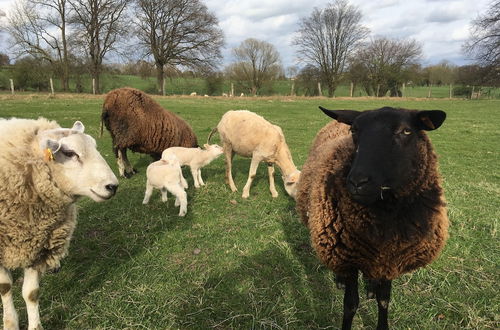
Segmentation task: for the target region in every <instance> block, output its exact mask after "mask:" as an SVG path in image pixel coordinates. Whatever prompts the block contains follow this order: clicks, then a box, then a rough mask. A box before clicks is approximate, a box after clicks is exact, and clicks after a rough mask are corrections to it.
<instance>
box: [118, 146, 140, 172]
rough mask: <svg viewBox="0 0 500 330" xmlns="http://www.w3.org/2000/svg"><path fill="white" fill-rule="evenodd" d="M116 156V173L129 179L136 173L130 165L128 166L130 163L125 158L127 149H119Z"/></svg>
mask: <svg viewBox="0 0 500 330" xmlns="http://www.w3.org/2000/svg"><path fill="white" fill-rule="evenodd" d="M117 155H118V159H117V163H118V171H119V172H120V175H121V176H122V177H125V178H130V177H131V176H132V175H134V173H136V172H137V171H135V170H134V168H133V167H132V165H130V161H129V160H128V157H127V148H119V149H118V152H117Z"/></svg>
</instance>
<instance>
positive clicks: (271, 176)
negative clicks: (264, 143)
mask: <svg viewBox="0 0 500 330" xmlns="http://www.w3.org/2000/svg"><path fill="white" fill-rule="evenodd" d="M267 173H268V175H269V190H270V191H271V196H273V197H274V198H276V197H278V192H277V191H276V186H275V185H274V164H272V163H268V164H267Z"/></svg>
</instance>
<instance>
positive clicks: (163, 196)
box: [160, 187, 168, 203]
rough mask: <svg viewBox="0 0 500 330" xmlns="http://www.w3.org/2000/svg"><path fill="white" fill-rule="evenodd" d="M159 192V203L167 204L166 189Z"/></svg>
mask: <svg viewBox="0 0 500 330" xmlns="http://www.w3.org/2000/svg"><path fill="white" fill-rule="evenodd" d="M160 192H161V201H162V202H163V203H166V202H168V194H167V188H166V187H163V188H161V189H160Z"/></svg>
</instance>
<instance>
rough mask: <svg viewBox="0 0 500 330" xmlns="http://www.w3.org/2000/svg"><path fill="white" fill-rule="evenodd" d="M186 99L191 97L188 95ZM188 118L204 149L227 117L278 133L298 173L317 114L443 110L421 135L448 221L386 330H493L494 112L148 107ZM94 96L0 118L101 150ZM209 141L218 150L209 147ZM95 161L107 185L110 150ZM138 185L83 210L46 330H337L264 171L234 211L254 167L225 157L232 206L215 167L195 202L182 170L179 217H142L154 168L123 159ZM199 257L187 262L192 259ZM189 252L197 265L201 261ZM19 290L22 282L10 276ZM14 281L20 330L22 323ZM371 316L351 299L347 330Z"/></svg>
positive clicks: (170, 100)
mask: <svg viewBox="0 0 500 330" xmlns="http://www.w3.org/2000/svg"><path fill="white" fill-rule="evenodd" d="M186 90H187V91H189V90H191V89H187V88H186ZM156 99H157V100H158V101H159V102H160V103H161V104H162V105H163V106H164V107H166V108H168V109H170V110H171V111H174V112H175V113H178V114H179V115H180V116H182V117H183V118H185V119H186V120H187V121H188V122H189V123H190V124H191V125H192V127H193V128H194V130H195V132H196V133H197V135H198V137H199V140H200V142H204V141H205V140H206V137H207V136H208V134H209V132H210V130H211V129H212V128H213V127H214V126H215V125H216V124H217V122H218V121H219V119H220V117H221V116H222V114H223V113H225V112H226V111H228V110H230V109H248V110H251V111H254V112H256V113H258V114H260V115H262V116H264V117H265V118H267V119H268V120H270V121H271V122H273V123H275V124H277V125H279V126H281V127H282V128H283V131H284V133H285V136H286V139H287V142H288V144H289V146H290V149H291V152H292V155H293V159H294V161H295V164H296V165H297V166H298V167H301V166H302V164H303V163H304V161H305V159H306V156H307V151H308V148H309V145H310V143H311V141H312V139H313V137H314V135H315V134H316V132H317V131H318V130H319V129H320V128H321V127H322V126H324V125H325V124H326V123H327V122H328V121H329V119H328V118H327V117H325V116H324V115H323V114H322V113H320V111H319V110H318V109H317V106H318V105H323V106H325V107H329V108H337V109H341V108H345V109H360V110H361V109H372V108H375V107H380V106H383V105H389V106H398V107H399V106H400V107H406V108H414V109H441V110H444V111H446V112H447V114H448V118H447V120H446V121H445V123H444V125H443V127H441V128H440V129H438V130H436V131H434V132H430V133H429V136H430V137H431V139H432V141H433V143H434V146H435V148H436V151H437V153H438V155H439V159H440V168H441V172H442V175H443V177H444V188H445V191H446V197H447V201H448V204H449V216H450V219H451V228H450V239H449V241H448V244H447V246H446V248H445V250H444V252H443V254H442V255H441V256H440V258H439V259H438V260H437V261H436V262H434V263H433V264H432V265H430V266H428V267H426V268H425V269H421V270H419V271H417V272H415V273H413V274H409V275H404V276H402V277H401V278H399V279H397V280H395V281H394V286H393V297H392V301H391V305H390V325H391V326H392V328H393V329H498V328H499V327H500V318H499V315H500V301H499V295H498V284H499V283H500V272H499V267H500V248H499V244H498V242H499V239H498V230H499V219H500V165H499V164H500V131H499V127H500V113H499V111H500V101H498V100H479V101H465V100H453V101H451V100H437V99H432V100H425V99H423V100H403V99H388V98H386V99H373V98H356V99H341V98H339V99H327V98H288V97H275V98H247V97H244V98H239V97H238V98H222V97H217V98H213V97H210V98H203V97H156ZM101 105H102V96H89V95H85V96H78V95H67V96H61V95H56V97H55V98H48V97H47V94H46V93H44V94H31V95H24V96H14V97H11V96H9V95H8V94H1V95H0V117H10V116H18V117H26V118H36V117H38V116H44V117H47V118H50V119H55V120H57V121H58V122H59V123H60V124H61V125H63V126H66V127H67V126H70V125H72V123H73V122H74V121H75V120H81V121H83V123H84V124H85V125H86V130H87V132H88V133H89V134H91V135H93V136H95V137H97V136H98V131H99V116H100V111H101ZM215 140H216V141H217V140H218V139H217V138H216V139H215ZM97 144H98V149H99V150H100V151H101V152H102V154H103V155H104V157H105V158H106V159H107V161H108V162H109V164H110V165H111V167H112V168H113V170H114V171H115V173H117V167H116V162H115V160H114V157H113V155H112V151H111V139H110V137H109V134H108V133H107V132H106V133H105V134H104V136H103V137H102V138H97ZM130 159H131V162H132V163H133V164H134V166H135V167H136V168H137V169H138V170H139V173H138V174H137V175H136V176H134V177H132V178H131V179H128V180H127V179H121V180H120V187H119V189H118V193H117V195H116V196H115V197H114V198H113V199H111V200H110V201H108V202H105V203H101V204H96V203H94V202H92V201H90V200H88V199H84V200H81V201H80V202H79V203H78V206H79V223H78V227H77V229H76V232H75V235H74V239H73V241H72V244H71V249H70V254H69V256H68V257H67V258H66V259H65V260H64V261H63V265H62V269H61V271H60V272H59V273H57V274H49V275H46V276H45V277H44V278H43V280H42V295H41V315H42V322H43V324H44V326H45V328H46V329H207V328H216V329H270V328H272V329H324V328H333V329H336V328H338V327H339V324H340V322H341V318H342V297H343V293H342V292H341V291H339V290H336V289H335V286H334V282H333V276H332V273H331V272H330V271H329V270H328V269H326V268H325V267H324V266H323V265H322V264H321V263H320V262H319V261H318V259H317V258H316V256H315V253H314V251H313V250H312V249H311V248H310V244H309V235H308V231H307V229H306V228H305V227H304V226H303V225H302V223H301V222H300V220H299V218H298V216H297V214H296V212H295V209H294V202H293V200H292V199H290V198H289V197H288V196H287V195H286V192H285V190H284V188H283V183H282V180H281V177H280V175H279V171H277V173H276V174H277V175H276V185H277V189H278V192H279V194H280V196H279V197H278V198H276V199H272V198H271V196H270V193H269V190H268V182H267V171H266V170H265V166H263V165H261V166H260V167H259V170H258V172H257V177H256V179H255V181H254V184H253V186H252V189H251V195H250V198H249V199H248V200H243V199H242V198H241V189H242V188H243V185H244V183H245V181H246V178H247V173H248V168H249V164H250V161H249V160H248V159H245V158H240V157H235V161H234V167H233V168H234V176H235V182H236V185H237V187H238V188H239V189H240V191H239V192H238V193H232V192H231V191H230V189H229V188H228V186H227V185H226V184H225V183H224V160H223V158H222V157H221V158H220V159H217V160H215V161H214V162H213V163H211V164H210V165H208V166H207V167H206V168H204V169H203V170H202V173H203V178H204V180H205V182H206V183H207V186H205V187H203V188H201V189H199V190H195V189H194V187H193V186H192V184H193V181H192V178H191V176H190V174H189V173H188V171H185V176H186V178H187V179H188V182H189V184H190V187H189V189H188V213H187V215H186V217H185V218H179V217H177V216H176V214H177V213H178V209H177V208H175V207H174V205H173V199H172V198H170V199H169V202H168V203H167V204H163V203H161V202H160V196H159V193H158V192H155V194H154V195H153V197H152V198H151V201H150V204H149V205H147V206H143V205H142V204H141V202H142V199H143V196H144V188H145V169H146V166H147V165H148V164H149V162H150V161H151V159H150V158H149V157H148V156H145V155H141V154H130ZM195 251H196V252H195ZM198 252H199V253H198ZM14 275H15V279H19V277H20V276H21V273H20V272H16V273H15V274H14ZM20 288H21V285H20V283H19V280H18V281H17V282H16V287H15V292H16V306H18V307H21V308H19V309H18V310H19V312H20V320H21V327H26V325H27V320H26V313H25V308H24V303H23V300H22V298H21V295H20ZM375 305H376V303H375V302H374V301H367V300H366V298H365V295H364V294H361V300H360V309H359V311H358V313H357V315H356V317H355V320H354V328H355V329H374V328H375V327H376V320H377V312H376V306H375Z"/></svg>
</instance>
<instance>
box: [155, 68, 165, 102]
mask: <svg viewBox="0 0 500 330" xmlns="http://www.w3.org/2000/svg"><path fill="white" fill-rule="evenodd" d="M156 85H157V87H158V94H160V95H163V96H165V76H164V74H163V65H161V64H158V63H156Z"/></svg>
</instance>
